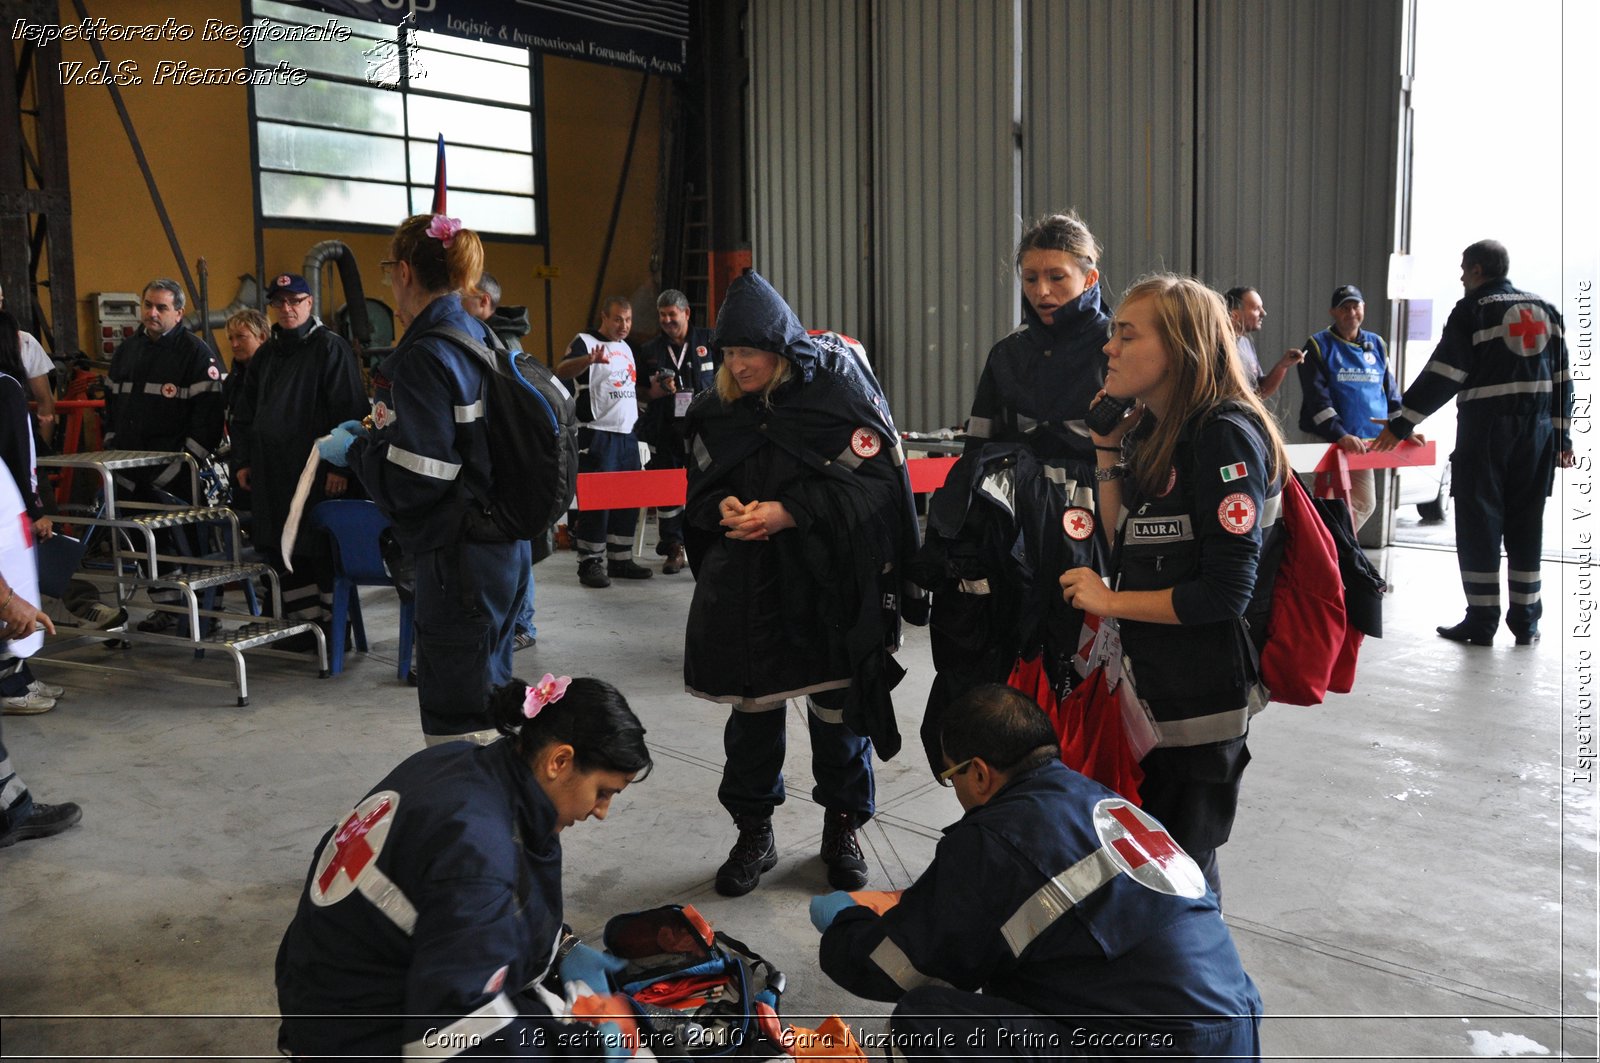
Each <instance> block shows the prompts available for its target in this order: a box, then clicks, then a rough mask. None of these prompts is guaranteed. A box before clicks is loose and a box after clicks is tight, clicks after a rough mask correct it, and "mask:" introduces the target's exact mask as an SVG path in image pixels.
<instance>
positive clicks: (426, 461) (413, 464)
mask: <svg viewBox="0 0 1600 1063" xmlns="http://www.w3.org/2000/svg"><path fill="white" fill-rule="evenodd" d="M388 460H389V461H391V462H393V463H394V464H395V465H398V466H400V467H401V468H402V469H409V470H410V471H412V472H414V473H416V474H417V475H418V476H430V477H432V478H433V479H435V480H454V479H455V478H456V477H457V476H460V475H461V466H459V465H455V464H452V463H450V462H448V461H440V460H439V459H438V458H425V457H423V456H422V455H421V454H413V453H411V451H409V450H402V449H401V448H400V447H397V446H395V445H394V444H392V443H391V444H390V445H389V454H388Z"/></svg>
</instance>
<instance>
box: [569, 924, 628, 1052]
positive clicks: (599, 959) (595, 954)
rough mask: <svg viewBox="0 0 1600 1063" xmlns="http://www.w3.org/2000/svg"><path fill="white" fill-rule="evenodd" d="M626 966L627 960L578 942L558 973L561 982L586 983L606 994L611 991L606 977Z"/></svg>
mask: <svg viewBox="0 0 1600 1063" xmlns="http://www.w3.org/2000/svg"><path fill="white" fill-rule="evenodd" d="M626 966H628V961H627V960H624V959H622V958H621V957H618V956H613V955H611V954H610V953H609V952H601V951H600V950H599V949H596V948H590V947H589V946H588V945H585V944H584V943H583V942H581V941H580V942H578V943H577V944H576V945H574V946H572V951H571V952H569V953H567V955H566V958H565V959H563V960H562V961H561V970H560V972H559V973H560V975H561V980H562V981H563V982H587V983H588V985H589V988H590V989H592V990H594V991H595V992H596V993H608V992H610V991H611V980H610V979H609V978H607V977H606V976H607V975H611V974H616V973H617V972H619V971H621V970H622V969H623V968H624V967H626ZM618 1032H620V1031H618Z"/></svg>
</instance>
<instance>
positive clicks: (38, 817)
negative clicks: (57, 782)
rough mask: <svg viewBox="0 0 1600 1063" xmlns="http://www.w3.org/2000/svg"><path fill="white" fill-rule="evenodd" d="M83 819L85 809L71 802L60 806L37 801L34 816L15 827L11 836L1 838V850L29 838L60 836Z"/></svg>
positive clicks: (34, 804)
mask: <svg viewBox="0 0 1600 1063" xmlns="http://www.w3.org/2000/svg"><path fill="white" fill-rule="evenodd" d="M82 818H83V809H81V808H79V807H78V806H77V805H75V804H73V803H72V802H71V801H66V802H63V803H62V804H59V805H47V804H43V803H41V802H39V801H35V802H34V803H33V812H32V814H31V815H29V816H28V818H27V819H25V820H23V821H22V822H21V823H19V824H17V825H16V826H15V827H13V828H12V829H11V832H10V833H9V834H6V835H4V836H0V849H4V848H6V847H7V846H9V845H15V844H16V843H17V842H20V841H26V840H27V839H29V838H48V837H50V836H51V835H52V834H60V833H61V832H62V831H64V830H66V829H67V828H68V827H71V826H73V825H74V824H76V823H77V822H78V821H79V820H80V819H82Z"/></svg>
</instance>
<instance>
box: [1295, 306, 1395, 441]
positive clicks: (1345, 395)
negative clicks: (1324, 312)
mask: <svg viewBox="0 0 1600 1063" xmlns="http://www.w3.org/2000/svg"><path fill="white" fill-rule="evenodd" d="M1311 342H1312V343H1315V344H1316V345H1317V347H1318V353H1320V354H1321V355H1322V360H1323V364H1324V365H1326V366H1327V367H1328V375H1327V379H1328V397H1329V398H1330V399H1331V400H1332V401H1333V408H1334V410H1336V411H1337V412H1338V414H1339V422H1340V423H1341V424H1343V425H1344V429H1345V431H1346V432H1349V433H1350V434H1351V435H1353V436H1355V437H1357V438H1358V439H1376V438H1377V437H1378V433H1379V432H1381V431H1382V430H1383V425H1382V424H1381V423H1377V422H1374V421H1373V418H1374V417H1376V418H1378V419H1379V421H1380V422H1381V421H1387V420H1388V419H1389V400H1388V398H1387V397H1386V395H1385V391H1384V382H1383V381H1384V376H1385V374H1387V373H1388V371H1389V357H1388V353H1387V352H1386V351H1385V350H1384V347H1383V340H1382V339H1381V338H1380V337H1379V336H1378V335H1377V333H1374V332H1367V331H1366V330H1365V329H1363V330H1361V331H1359V332H1357V333H1356V340H1355V342H1354V343H1351V342H1350V341H1349V340H1344V339H1341V338H1340V337H1339V336H1337V335H1335V334H1334V331H1333V330H1332V329H1323V330H1322V331H1321V332H1319V333H1317V334H1316V335H1315V336H1313V337H1311Z"/></svg>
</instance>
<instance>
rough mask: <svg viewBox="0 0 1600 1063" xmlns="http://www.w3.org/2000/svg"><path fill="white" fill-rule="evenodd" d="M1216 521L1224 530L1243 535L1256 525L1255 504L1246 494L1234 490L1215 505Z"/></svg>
mask: <svg viewBox="0 0 1600 1063" xmlns="http://www.w3.org/2000/svg"><path fill="white" fill-rule="evenodd" d="M1217 521H1218V522H1219V523H1221V525H1222V527H1223V529H1224V530H1225V531H1231V532H1233V534H1235V535H1244V534H1246V533H1248V532H1249V531H1250V529H1251V528H1254V527H1255V526H1256V504H1255V501H1254V500H1253V499H1252V498H1251V497H1250V496H1249V495H1247V494H1242V493H1240V492H1237V491H1236V492H1234V493H1233V494H1231V495H1229V496H1228V497H1227V498H1224V499H1223V500H1222V504H1221V505H1220V506H1218V507H1217Z"/></svg>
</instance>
